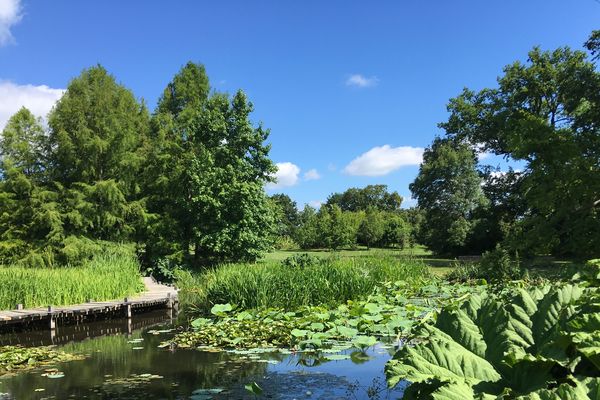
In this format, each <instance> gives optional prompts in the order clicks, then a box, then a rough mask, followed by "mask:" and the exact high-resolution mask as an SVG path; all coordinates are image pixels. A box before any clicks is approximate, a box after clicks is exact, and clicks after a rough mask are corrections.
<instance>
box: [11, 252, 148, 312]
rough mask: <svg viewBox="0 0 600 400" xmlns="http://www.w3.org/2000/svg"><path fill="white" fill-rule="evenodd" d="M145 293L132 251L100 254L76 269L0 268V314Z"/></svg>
mask: <svg viewBox="0 0 600 400" xmlns="http://www.w3.org/2000/svg"><path fill="white" fill-rule="evenodd" d="M142 289H143V283H142V281H141V275H140V268H139V262H138V260H137V258H136V256H135V254H134V253H133V252H132V251H105V252H100V253H98V254H97V255H94V256H93V257H92V258H91V259H89V260H87V261H84V262H83V263H82V264H81V265H79V266H76V267H72V266H65V267H61V268H27V267H22V266H2V267H0V310H6V309H13V308H15V306H16V304H23V305H24V307H26V308H32V307H39V306H46V305H56V306H60V305H68V304H77V303H84V302H86V301H87V300H88V299H94V300H96V301H101V300H111V299H120V298H123V297H125V296H130V295H133V294H135V293H138V292H140V291H141V290H142Z"/></svg>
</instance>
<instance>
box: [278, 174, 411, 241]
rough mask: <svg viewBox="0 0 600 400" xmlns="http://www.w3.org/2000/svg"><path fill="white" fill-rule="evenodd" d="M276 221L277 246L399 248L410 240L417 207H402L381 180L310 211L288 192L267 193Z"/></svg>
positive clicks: (395, 195)
mask: <svg viewBox="0 0 600 400" xmlns="http://www.w3.org/2000/svg"><path fill="white" fill-rule="evenodd" d="M271 201H272V203H273V205H274V208H275V210H276V216H277V221H279V225H278V229H277V233H278V235H279V241H278V242H277V243H276V246H277V247H278V248H280V249H291V248H298V247H299V248H302V249H334V250H337V249H341V248H353V247H356V246H359V245H362V246H367V247H389V248H399V249H403V248H405V247H408V246H411V245H414V244H415V234H416V231H417V223H418V220H416V219H415V215H416V214H418V210H414V209H413V210H403V209H401V208H400V206H401V205H402V197H401V196H400V195H399V194H398V192H391V193H390V192H389V191H388V189H387V186H386V185H368V186H366V187H364V188H362V189H359V188H350V189H348V190H346V191H345V192H343V193H334V194H332V195H331V196H329V199H328V200H327V203H326V204H324V205H323V206H321V207H320V208H319V210H315V209H314V208H312V207H311V206H309V205H306V206H305V207H304V208H303V209H302V210H301V211H299V210H298V208H297V205H296V203H295V202H294V201H292V199H290V198H289V196H287V195H285V194H276V195H273V196H271Z"/></svg>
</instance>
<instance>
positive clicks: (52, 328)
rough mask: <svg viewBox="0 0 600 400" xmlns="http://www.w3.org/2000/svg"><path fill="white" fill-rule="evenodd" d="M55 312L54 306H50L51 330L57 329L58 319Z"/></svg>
mask: <svg viewBox="0 0 600 400" xmlns="http://www.w3.org/2000/svg"><path fill="white" fill-rule="evenodd" d="M53 313H54V308H53V307H52V306H51V305H50V306H48V319H49V320H50V321H49V327H50V330H51V331H52V330H54V329H56V321H55V319H54V315H53Z"/></svg>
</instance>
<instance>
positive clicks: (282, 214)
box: [270, 194, 300, 238]
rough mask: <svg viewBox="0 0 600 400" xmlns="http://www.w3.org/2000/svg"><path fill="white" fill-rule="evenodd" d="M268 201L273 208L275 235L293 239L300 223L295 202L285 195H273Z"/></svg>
mask: <svg viewBox="0 0 600 400" xmlns="http://www.w3.org/2000/svg"><path fill="white" fill-rule="evenodd" d="M270 199H271V201H272V202H273V206H274V207H275V215H276V220H277V224H278V228H277V234H278V235H279V236H280V237H281V236H287V237H290V238H292V237H294V236H295V235H296V230H297V229H298V225H299V223H300V216H299V214H298V207H297V206H296V202H295V201H293V200H292V199H291V198H290V196H288V195H287V194H274V195H272V196H271V197H270Z"/></svg>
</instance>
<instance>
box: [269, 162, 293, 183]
mask: <svg viewBox="0 0 600 400" xmlns="http://www.w3.org/2000/svg"><path fill="white" fill-rule="evenodd" d="M276 166H277V172H276V173H275V182H273V183H269V184H267V188H269V189H277V188H282V187H290V186H294V185H295V184H297V183H298V180H299V179H300V178H299V177H298V175H299V174H300V168H299V167H298V166H297V165H296V164H292V163H291V162H283V163H277V164H276Z"/></svg>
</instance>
